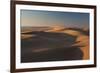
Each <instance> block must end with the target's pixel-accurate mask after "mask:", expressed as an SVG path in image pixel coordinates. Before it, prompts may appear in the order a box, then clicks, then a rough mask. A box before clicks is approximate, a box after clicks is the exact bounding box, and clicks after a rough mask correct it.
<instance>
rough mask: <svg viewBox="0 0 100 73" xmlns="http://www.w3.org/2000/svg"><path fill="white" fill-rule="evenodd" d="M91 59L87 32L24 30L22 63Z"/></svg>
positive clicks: (56, 28)
mask: <svg viewBox="0 0 100 73" xmlns="http://www.w3.org/2000/svg"><path fill="white" fill-rule="evenodd" d="M82 59H89V35H88V34H87V32H86V31H81V30H76V29H69V28H64V27H61V28H60V27H50V28H49V27H48V28H47V27H45V28H43V27H42V28H41V27H39V28H34V27H33V28H25V29H24V28H23V30H22V31H21V62H42V61H63V60H82Z"/></svg>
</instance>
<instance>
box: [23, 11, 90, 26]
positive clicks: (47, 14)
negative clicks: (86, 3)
mask: <svg viewBox="0 0 100 73" xmlns="http://www.w3.org/2000/svg"><path fill="white" fill-rule="evenodd" d="M21 26H22V27H23V26H28V27H38V26H39V27H40V26H64V27H79V28H85V27H86V28H88V27H89V13H76V12H60V11H59V12H58V11H40V10H21Z"/></svg>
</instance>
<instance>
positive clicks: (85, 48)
mask: <svg viewBox="0 0 100 73" xmlns="http://www.w3.org/2000/svg"><path fill="white" fill-rule="evenodd" d="M63 29H64V28H63V27H61V28H60V27H59V28H54V29H53V30H48V32H61V33H66V34H70V35H72V36H77V39H76V42H78V43H76V44H73V46H81V47H80V49H81V50H82V52H83V59H89V35H85V34H83V33H81V31H77V30H72V29H71V30H70V29H66V30H63ZM85 31H86V30H85Z"/></svg>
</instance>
